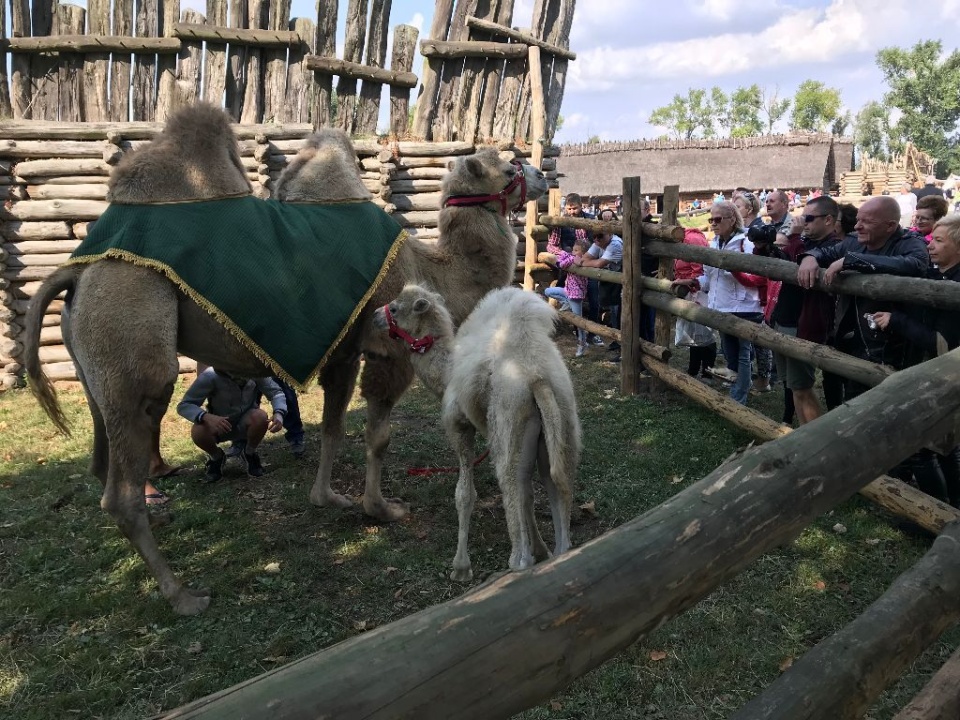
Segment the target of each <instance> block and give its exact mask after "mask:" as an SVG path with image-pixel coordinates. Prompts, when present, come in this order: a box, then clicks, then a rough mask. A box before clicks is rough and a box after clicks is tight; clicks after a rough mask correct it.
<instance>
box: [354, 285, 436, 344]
mask: <svg viewBox="0 0 960 720" xmlns="http://www.w3.org/2000/svg"><path fill="white" fill-rule="evenodd" d="M373 325H374V327H376V328H379V329H381V330H386V331H388V332H389V333H390V337H391V338H394V339H396V340H403V341H405V342H406V343H407V344H408V346H409V347H410V350H411V351H412V352H419V353H421V354H422V353H423V352H425V351H426V350H428V349H429V348H430V346H431V345H432V344H433V341H434V340H435V339H437V338H440V337H453V332H454V330H453V319H452V318H451V317H450V313H449V312H447V307H446V305H445V304H444V302H443V297H442V296H441V295H439V294H437V293H435V292H431V291H429V290H427V289H426V288H424V287H421V286H420V285H414V284H412V283H411V284H408V285H405V286H404V288H403V290H401V291H400V294H399V295H397V297H396V299H394V300H392V301H391V302H389V303H387V304H386V305H384V306H383V307H379V308H377V309H376V310H375V311H374V313H373ZM428 338H429V340H428Z"/></svg>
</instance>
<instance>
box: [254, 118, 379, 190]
mask: <svg viewBox="0 0 960 720" xmlns="http://www.w3.org/2000/svg"><path fill="white" fill-rule="evenodd" d="M273 196H274V197H275V198H276V199H277V200H279V201H281V202H309V203H321V202H336V201H338V200H370V199H371V197H372V196H371V195H370V191H369V190H367V189H366V188H365V187H364V186H363V182H362V181H361V179H360V170H359V168H358V164H357V153H356V150H354V147H353V143H352V142H350V138H349V136H348V135H347V134H346V133H345V132H343V131H342V130H336V129H334V128H323V129H321V130H320V131H319V132H316V133H314V134H313V135H311V136H310V137H309V138H308V139H307V144H306V145H305V146H304V148H303V149H302V150H300V152H298V153H297V155H296V157H294V158H293V160H291V161H290V164H289V165H287V168H286V170H284V171H283V174H282V175H280V179H279V180H277V185H276V188H275V189H274V192H273Z"/></svg>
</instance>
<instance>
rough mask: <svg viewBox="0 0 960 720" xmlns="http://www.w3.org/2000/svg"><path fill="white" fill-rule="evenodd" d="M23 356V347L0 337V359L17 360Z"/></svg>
mask: <svg viewBox="0 0 960 720" xmlns="http://www.w3.org/2000/svg"><path fill="white" fill-rule="evenodd" d="M22 355H23V345H22V344H21V343H20V342H18V341H16V340H14V339H12V338H5V337H0V357H2V358H8V359H9V360H17V359H18V358H20V357H21V356H22Z"/></svg>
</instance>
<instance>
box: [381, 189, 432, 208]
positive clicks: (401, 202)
mask: <svg viewBox="0 0 960 720" xmlns="http://www.w3.org/2000/svg"><path fill="white" fill-rule="evenodd" d="M390 202H391V203H392V204H393V206H394V207H395V208H396V210H397V212H408V211H410V210H438V211H439V210H440V193H438V192H436V193H416V194H413V195H402V194H398V193H396V192H392V193H391V194H390Z"/></svg>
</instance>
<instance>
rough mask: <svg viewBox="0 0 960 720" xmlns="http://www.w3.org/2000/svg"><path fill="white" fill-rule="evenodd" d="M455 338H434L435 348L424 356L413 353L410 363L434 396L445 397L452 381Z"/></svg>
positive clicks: (445, 336) (444, 336)
mask: <svg viewBox="0 0 960 720" xmlns="http://www.w3.org/2000/svg"><path fill="white" fill-rule="evenodd" d="M452 343H453V338H452V337H450V336H449V335H440V336H434V341H433V347H431V348H430V349H429V350H428V351H427V352H425V353H423V354H418V353H413V354H411V356H410V361H411V362H412V363H413V371H414V372H415V373H416V374H417V377H418V378H420V382H422V383H423V384H424V385H426V386H427V388H428V389H429V390H430V391H431V392H432V393H433V394H434V395H437V396H438V397H439V396H442V395H443V392H444V390H446V389H447V383H448V382H449V380H450V373H449V369H450V353H451V351H452V349H453V348H452Z"/></svg>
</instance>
